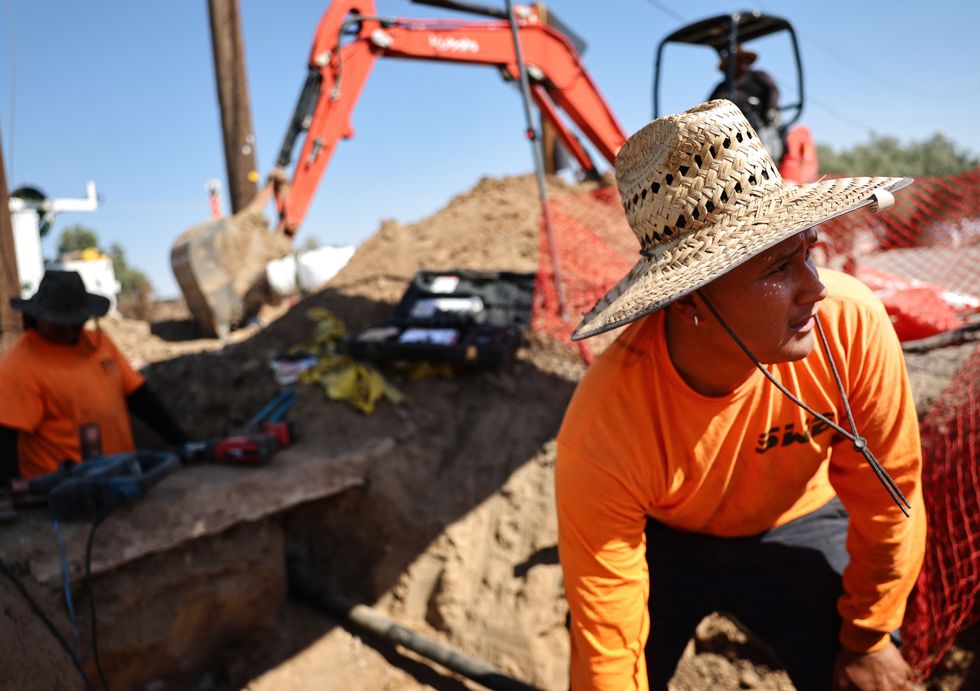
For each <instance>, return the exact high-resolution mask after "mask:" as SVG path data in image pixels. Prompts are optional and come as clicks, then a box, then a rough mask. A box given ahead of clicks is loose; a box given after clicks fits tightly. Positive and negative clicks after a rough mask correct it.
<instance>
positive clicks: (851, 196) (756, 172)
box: [572, 99, 912, 340]
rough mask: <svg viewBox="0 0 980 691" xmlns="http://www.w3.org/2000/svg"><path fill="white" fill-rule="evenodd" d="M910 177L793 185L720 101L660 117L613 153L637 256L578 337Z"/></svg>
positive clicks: (734, 110)
mask: <svg viewBox="0 0 980 691" xmlns="http://www.w3.org/2000/svg"><path fill="white" fill-rule="evenodd" d="M911 182H912V181H911V179H910V178H886V177H864V178H835V179H831V180H820V181H817V182H813V183H808V184H803V185H795V184H792V183H786V182H784V181H783V179H782V177H781V176H780V175H779V171H778V170H777V168H776V164H775V162H773V160H772V158H771V157H770V156H769V153H768V152H767V151H766V149H765V147H763V145H762V143H761V142H760V141H759V136H758V135H757V134H756V132H755V130H753V129H752V126H751V125H749V123H748V121H747V120H746V119H745V116H744V115H742V112H741V111H740V110H739V108H738V106H736V105H735V104H734V103H732V102H731V101H726V100H724V99H718V100H715V101H709V102H707V103H702V104H701V105H699V106H697V107H696V108H692V109H691V110H689V111H686V112H684V113H680V114H678V115H668V116H666V117H663V118H658V119H657V120H654V121H652V122H650V123H648V124H647V125H646V126H644V127H643V128H642V129H641V130H639V131H638V132H637V133H636V134H634V135H633V136H632V137H630V138H629V140H628V141H627V142H626V143H625V144H624V145H623V147H622V149H620V151H619V154H618V155H617V157H616V184H617V186H618V187H619V195H620V199H621V200H622V203H623V209H624V210H625V211H626V219H627V221H629V225H630V228H632V230H633V232H634V233H635V234H636V237H637V239H638V240H639V241H640V255H641V256H640V260H639V261H638V262H637V263H636V264H635V265H634V266H633V268H632V269H631V270H630V272H629V273H628V274H627V275H626V276H625V277H624V278H623V279H622V280H621V281H619V283H617V284H616V285H615V286H613V287H612V289H611V290H609V292H608V293H606V295H605V296H604V297H603V298H602V299H601V300H599V302H598V303H597V304H596V306H595V307H593V308H592V310H591V311H590V312H589V313H588V314H586V315H585V317H584V318H583V319H582V322H581V324H579V326H578V328H577V329H576V330H575V333H573V334H572V338H573V339H575V340H578V339H582V338H588V337H589V336H595V335H596V334H599V333H602V332H604V331H609V330H610V329H614V328H616V327H618V326H622V325H624V324H628V323H629V322H632V321H634V320H636V319H639V318H640V317H642V316H644V315H647V314H650V313H651V312H654V311H656V310H658V309H660V308H661V307H664V306H665V305H667V304H669V303H671V302H673V301H674V300H676V299H677V298H679V297H682V296H684V295H687V294H688V293H691V292H693V291H695V290H697V289H698V288H700V287H702V286H704V285H706V284H708V283H710V282H711V281H713V280H715V279H716V278H718V277H719V276H721V275H722V274H724V273H726V272H728V271H729V270H731V269H733V268H735V267H736V266H738V265H739V264H741V263H743V262H745V261H747V260H748V259H751V258H752V257H754V256H755V255H757V254H759V253H760V252H762V251H764V250H766V249H768V248H770V247H772V246H773V245H775V244H777V243H779V242H782V241H783V240H785V239H786V238H789V237H791V236H793V235H795V234H797V233H799V232H801V231H803V230H806V229H807V228H810V227H812V226H815V225H817V224H819V223H823V222H824V221H826V220H829V219H831V218H834V217H835V216H840V215H841V214H846V213H849V212H851V211H854V210H856V209H859V208H862V207H864V206H867V205H870V204H874V203H877V204H878V205H879V206H882V205H884V204H886V203H887V201H888V200H890V199H891V194H890V193H891V192H894V191H896V190H899V189H901V188H902V187H905V186H906V185H908V184H909V183H911Z"/></svg>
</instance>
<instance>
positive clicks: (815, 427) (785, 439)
mask: <svg viewBox="0 0 980 691" xmlns="http://www.w3.org/2000/svg"><path fill="white" fill-rule="evenodd" d="M823 416H824V417H825V418H827V419H828V420H836V418H835V417H834V412H833V411H827V412H825V413H823ZM829 429H830V425H828V424H827V423H826V422H824V421H823V420H821V419H820V418H817V417H812V418H807V419H806V421H805V422H804V424H803V429H802V430H800V431H799V432H797V431H796V425H795V423H793V422H788V423H786V424H785V425H782V426H781V427H780V426H779V425H777V426H775V427H770V428H769V429H768V430H766V431H765V432H762V433H761V434H760V435H759V445H758V446H756V447H755V452H756V453H760V454H761V453H765V452H766V451H768V450H769V449H772V448H774V447H776V446H790V445H791V444H805V443H807V442H808V441H810V440H811V439H813V438H814V437H816V436H817V435H818V434H821V433H823V432H826V431H827V430H829Z"/></svg>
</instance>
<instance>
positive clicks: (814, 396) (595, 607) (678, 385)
mask: <svg viewBox="0 0 980 691" xmlns="http://www.w3.org/2000/svg"><path fill="white" fill-rule="evenodd" d="M820 275H821V279H822V280H823V282H824V283H825V285H826V286H827V289H828V291H829V296H828V297H827V299H826V300H824V301H823V302H821V303H820V314H819V319H820V321H821V324H822V325H823V328H824V332H825V333H826V335H827V339H828V342H829V346H830V352H831V354H832V356H833V358H834V361H835V362H836V364H837V367H838V370H839V372H840V375H841V378H842V380H843V384H844V387H845V391H846V392H847V396H848V400H849V401H850V404H851V409H852V411H853V414H854V418H855V421H856V423H857V428H858V431H859V433H860V434H861V435H862V436H864V437H865V438H866V439H867V440H868V445H869V448H870V449H871V450H872V452H873V453H874V454H875V455H876V457H877V458H878V459H879V460H880V461H881V462H882V464H883V465H884V466H885V467H886V468H887V469H888V471H889V473H890V474H891V476H892V477H893V478H894V479H895V480H896V481H897V482H898V484H899V485H900V486H901V488H902V491H903V492H904V493H905V496H906V497H907V498H908V499H909V501H910V502H911V504H912V512H911V513H912V517H911V518H910V519H906V518H905V517H904V516H903V514H902V513H901V511H900V509H899V508H898V506H896V505H895V503H894V502H893V501H892V499H891V498H890V497H889V495H888V493H887V492H886V490H885V489H884V488H883V487H882V485H881V483H880V481H879V480H878V478H877V477H876V476H875V474H874V472H873V470H872V469H871V468H870V466H869V465H868V463H867V461H866V460H865V459H864V457H863V456H862V455H860V454H859V453H857V452H855V451H854V450H853V449H852V447H851V444H850V442H848V441H846V440H845V439H843V438H842V437H841V436H840V435H838V434H836V433H835V431H834V430H833V429H831V428H830V427H828V426H827V425H826V424H825V423H822V422H820V421H819V420H815V419H814V418H813V416H811V415H810V414H809V413H807V412H806V411H805V410H803V409H802V408H800V407H799V406H797V405H796V404H795V403H793V402H792V401H791V400H789V399H788V398H787V397H786V396H785V395H784V394H782V393H781V392H779V391H778V390H777V389H776V388H775V387H774V386H773V385H772V384H771V383H770V382H768V381H767V380H766V379H765V377H763V375H762V373H761V372H759V371H758V370H756V371H754V372H753V374H752V375H751V376H750V377H749V378H748V379H747V380H746V381H745V382H744V383H743V384H742V385H741V386H739V387H738V388H737V389H736V390H735V391H732V392H731V393H729V394H727V395H725V396H719V397H708V396H703V395H701V394H699V393H697V392H695V391H694V390H693V389H691V388H690V387H689V386H688V385H687V384H686V383H685V382H684V380H683V379H682V378H681V377H680V375H679V374H678V373H677V371H676V370H675V369H674V366H673V363H672V362H671V360H670V356H669V355H668V352H667V344H666V338H665V336H664V313H663V311H660V312H657V313H654V314H652V315H650V316H649V317H646V318H645V319H642V320H640V321H639V322H636V323H635V324H633V325H632V326H630V327H629V328H628V329H627V330H626V331H625V332H624V333H623V334H622V335H621V336H620V337H619V339H617V340H616V341H615V342H614V343H613V344H612V345H611V346H610V347H609V348H608V349H607V350H606V352H605V353H603V354H602V356H601V357H600V358H598V359H597V361H596V362H595V363H594V364H593V366H592V367H591V368H590V369H589V371H588V372H587V373H586V375H585V376H584V377H583V379H582V381H581V383H580V384H579V386H578V388H577V390H576V392H575V395H574V396H573V398H572V401H571V403H570V404H569V408H568V411H567V412H566V415H565V420H564V422H563V424H562V428H561V431H560V433H559V435H558V461H557V467H556V494H557V503H558V526H559V531H558V532H559V541H558V548H559V556H560V558H561V564H562V569H563V572H564V576H565V593H566V597H567V599H568V604H569V608H570V610H571V616H572V626H571V640H572V669H571V672H572V687H573V688H577V689H586V688H589V689H596V688H598V689H615V690H616V691H622V690H623V689H633V688H638V689H645V688H647V675H646V666H645V660H644V654H643V649H644V645H645V643H646V638H647V634H648V631H649V624H650V622H649V616H648V611H647V598H648V596H649V585H650V576H649V573H648V569H647V562H646V558H645V549H646V547H645V536H644V527H645V524H646V518H647V516H650V517H652V518H654V519H656V520H657V521H660V522H662V523H664V524H666V525H669V526H672V527H675V528H679V529H682V530H687V531H694V532H700V533H707V534H710V535H718V536H745V535H754V534H758V533H761V532H763V531H765V530H767V529H769V528H772V527H774V526H778V525H782V524H785V523H787V522H789V521H791V520H793V519H794V518H798V517H800V516H803V515H805V514H807V513H810V512H812V511H814V510H816V509H817V508H819V507H820V506H822V505H823V504H825V503H826V502H827V501H829V500H830V499H831V498H832V497H833V496H834V495H835V494H836V495H837V496H839V497H840V499H841V501H842V502H843V504H844V506H845V507H846V508H847V510H848V512H849V514H850V522H849V528H848V538H847V546H848V551H849V552H850V563H849V565H848V566H847V568H846V570H845V572H844V584H843V585H844V595H843V596H842V597H841V599H840V601H839V602H838V610H839V611H840V613H841V616H842V619H843V624H842V627H841V632H840V639H841V642H842V644H843V645H845V646H846V647H848V648H850V649H853V650H876V649H879V648H881V647H882V646H884V645H885V644H886V643H887V640H888V639H887V634H888V632H890V631H892V630H894V629H896V628H897V627H898V626H899V625H900V624H901V621H902V617H903V615H904V610H905V600H906V598H907V596H908V594H909V592H910V590H911V588H912V585H913V583H914V582H915V579H916V576H917V574H918V572H919V568H920V566H921V564H922V558H923V553H924V545H925V511H924V507H923V505H922V493H921V484H920V482H921V478H920V474H921V462H922V460H921V451H920V447H919V430H918V422H917V417H916V412H915V406H914V402H913V399H912V395H911V390H910V387H909V382H908V377H907V374H906V371H905V365H904V357H903V355H902V350H901V346H900V344H899V342H898V339H897V337H896V336H895V332H894V329H893V328H892V326H891V324H890V322H889V320H888V315H887V314H886V313H885V310H884V307H883V306H882V305H881V303H880V301H878V300H877V299H876V298H875V297H874V296H873V295H872V294H871V292H870V291H869V290H868V289H867V288H865V287H864V286H863V284H861V283H859V282H858V281H857V280H856V279H853V278H851V277H849V276H845V275H843V274H839V273H836V272H821V274H820ZM768 369H769V371H770V372H771V373H772V374H774V375H775V377H776V378H777V380H778V381H780V382H781V383H782V384H783V385H785V386H786V387H787V388H788V389H789V390H790V391H792V392H793V393H794V394H795V395H796V396H797V397H799V398H800V399H801V400H802V401H803V402H805V403H807V404H808V405H809V406H810V407H811V408H813V409H814V410H816V411H818V412H820V413H822V414H824V415H826V416H827V417H830V418H832V419H833V420H834V421H835V422H837V423H838V424H840V425H841V426H842V427H844V428H845V429H848V424H847V422H846V420H847V418H846V413H845V411H844V408H843V404H842V402H841V397H840V394H839V392H838V390H837V386H836V383H835V381H834V378H833V374H832V372H831V370H830V368H829V365H828V362H827V355H826V353H825V351H824V348H823V346H822V345H820V344H819V340H818V341H817V345H816V346H815V348H814V350H813V352H811V353H810V355H808V356H807V357H806V358H804V359H803V360H800V361H798V362H788V363H779V364H775V365H769V366H768Z"/></svg>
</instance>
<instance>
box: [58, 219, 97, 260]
mask: <svg viewBox="0 0 980 691" xmlns="http://www.w3.org/2000/svg"><path fill="white" fill-rule="evenodd" d="M98 246H99V236H98V234H96V232H95V231H94V230H92V229H91V228H86V227H85V226H83V225H79V224H77V223H76V224H75V225H71V226H68V227H67V228H65V229H64V230H63V231H61V235H60V236H58V254H69V253H70V252H81V251H82V250H87V249H88V248H89V247H98Z"/></svg>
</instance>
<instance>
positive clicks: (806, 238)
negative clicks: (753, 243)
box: [754, 228, 817, 261]
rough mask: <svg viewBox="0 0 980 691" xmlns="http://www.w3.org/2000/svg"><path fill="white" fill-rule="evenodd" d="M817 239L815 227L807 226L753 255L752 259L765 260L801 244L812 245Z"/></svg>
mask: <svg viewBox="0 0 980 691" xmlns="http://www.w3.org/2000/svg"><path fill="white" fill-rule="evenodd" d="M816 241H817V229H816V228H807V229H806V230H802V231H800V232H799V233H797V234H796V235H791V236H790V237H788V238H786V239H785V240H783V241H782V242H780V243H777V244H775V245H773V246H772V247H770V248H769V249H767V250H766V251H765V252H761V253H760V254H759V255H757V256H756V257H754V260H762V261H765V260H767V259H771V258H773V257H781V256H784V255H786V254H787V253H789V252H794V251H796V249H797V248H798V247H800V246H801V245H812V244H813V243H814V242H816Z"/></svg>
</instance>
